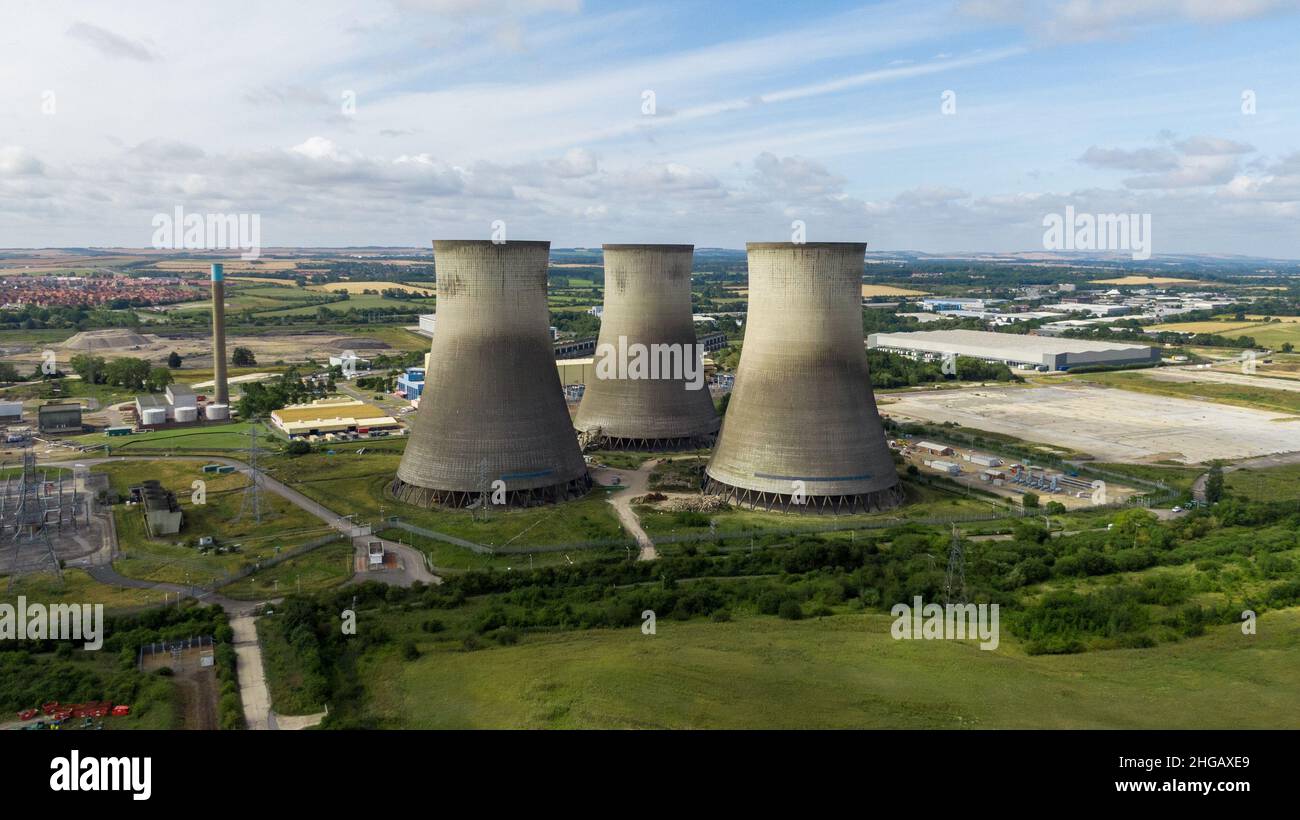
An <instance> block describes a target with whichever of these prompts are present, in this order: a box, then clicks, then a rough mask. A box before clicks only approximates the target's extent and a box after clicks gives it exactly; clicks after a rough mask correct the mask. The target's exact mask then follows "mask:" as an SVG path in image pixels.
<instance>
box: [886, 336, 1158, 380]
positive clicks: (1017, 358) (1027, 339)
mask: <svg viewBox="0 0 1300 820" xmlns="http://www.w3.org/2000/svg"><path fill="white" fill-rule="evenodd" d="M867 347H869V348H872V349H873V350H884V351H886V352H889V353H900V354H903V355H905V356H908V357H910V358H913V359H922V360H926V361H931V360H936V359H942V358H943V357H945V356H950V355H957V356H967V357H969V358H972V359H982V360H984V361H987V362H1000V363H1003V364H1006V365H1008V366H1010V367H1017V368H1023V369H1034V370H1043V371H1047V370H1069V369H1070V368H1073V367H1082V366H1085V365H1114V366H1121V365H1137V364H1152V363H1156V362H1159V361H1160V351H1159V349H1157V348H1153V347H1150V346H1147V345H1137V344H1130V343H1121V342H1107V341H1099V340H1094V339H1059V338H1052V337H1047V336H1022V335H1017V334H1012V333H990V332H986V331H982V330H919V331H915V332H912V333H873V334H871V336H870V337H869V338H868V340H867Z"/></svg>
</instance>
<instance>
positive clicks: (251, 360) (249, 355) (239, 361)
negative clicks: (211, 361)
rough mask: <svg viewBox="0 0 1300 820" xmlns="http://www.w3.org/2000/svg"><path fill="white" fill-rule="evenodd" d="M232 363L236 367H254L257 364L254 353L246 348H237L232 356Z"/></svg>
mask: <svg viewBox="0 0 1300 820" xmlns="http://www.w3.org/2000/svg"><path fill="white" fill-rule="evenodd" d="M230 363H231V364H233V365H234V366H235V367H252V366H254V365H256V364H257V359H256V358H255V357H254V356H253V351H251V350H249V349H248V348H246V347H237V348H235V349H234V350H233V351H232V352H231V354H230Z"/></svg>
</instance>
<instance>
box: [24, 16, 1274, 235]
mask: <svg viewBox="0 0 1300 820" xmlns="http://www.w3.org/2000/svg"><path fill="white" fill-rule="evenodd" d="M1297 5H1298V4H1297V3H1296V2H1278V1H1276V0H1239V1H1238V2H1232V3H1229V2H1211V0H1127V2H1121V1H1120V0H1069V1H1068V2H1064V1H1063V2H1055V1H1054V0H1043V2H1034V3H1028V2H1017V0H956V1H955V2H941V3H927V2H883V3H848V2H825V3H789V2H784V3H778V2H743V3H742V2H734V3H733V2H709V3H701V2H669V3H663V2H654V3H627V2H602V1H601V0H585V2H578V0H376V1H375V2H369V3H351V2H342V0H321V1H320V2H316V3H312V4H303V5H301V6H299V7H298V8H296V9H295V8H293V7H292V6H291V5H290V4H281V3H276V4H268V3H255V2H238V1H236V2H229V3H222V4H203V3H198V2H171V3H165V4H164V3H146V2H141V3H131V4H113V5H106V4H101V3H90V2H86V3H77V2H52V3H43V4H26V5H24V6H21V7H20V8H19V10H18V11H16V12H12V13H10V14H11V17H12V20H11V21H7V23H9V24H7V25H6V30H5V31H0V69H3V72H0V73H3V74H4V75H5V76H7V77H10V78H11V80H10V81H8V82H6V83H4V84H2V85H0V245H5V246H11V247H12V246H18V247H30V246H45V245H56V246H71V245H78V246H80V245H122V246H144V245H147V244H148V243H149V241H150V237H151V234H152V230H151V219H152V217H153V215H154V214H156V213H171V212H172V209H173V208H174V207H175V206H177V205H181V206H183V207H185V208H186V209H187V210H191V211H200V212H218V213H257V214H260V215H261V217H262V239H263V244H265V245H345V244H367V245H374V244H393V245H407V246H427V244H428V241H429V240H430V239H432V238H434V237H438V238H451V237H476V236H482V237H486V236H488V235H489V232H490V230H491V224H492V222H493V221H495V220H502V221H504V222H505V224H506V226H507V230H508V235H509V236H510V237H511V238H518V239H550V240H551V241H552V242H553V243H554V244H555V245H556V246H571V245H595V244H599V243H601V242H629V241H647V242H648V241H664V242H693V243H695V244H697V245H699V246H727V247H740V246H742V245H743V243H744V242H745V241H750V240H772V239H785V238H788V237H789V234H790V225H791V223H792V222H793V221H794V220H801V221H803V222H804V223H805V224H806V225H807V236H808V239H809V240H813V241H816V240H857V241H867V242H869V243H870V244H871V246H872V247H873V248H878V249H882V250H923V251H934V252H957V251H1032V250H1041V248H1042V244H1041V241H1042V233H1043V227H1042V220H1043V218H1044V216H1045V215H1046V214H1049V213H1059V212H1061V211H1062V210H1063V209H1064V208H1065V207H1066V206H1067V205H1072V206H1074V207H1075V209H1076V210H1077V211H1080V212H1089V213H1150V214H1151V215H1152V224H1153V247H1154V251H1155V253H1156V254H1161V253H1235V254H1251V255H1267V256H1282V257H1288V258H1295V257H1300V84H1297V82H1296V77H1300V56H1297V55H1300V49H1297V48H1296V47H1295V43H1296V35H1297V33H1300V16H1298V15H1297V13H1296V12H1297ZM120 6H121V7H120ZM949 91H950V92H952V97H951V99H953V100H955V111H953V112H952V113H944V109H943V108H942V106H941V102H942V98H943V95H944V94H945V92H949ZM1248 91H1249V92H1252V93H1253V99H1254V106H1255V107H1254V112H1255V113H1253V114H1247V113H1244V112H1243V103H1242V95H1243V93H1245V92H1248ZM646 92H653V95H654V110H653V113H644V112H643V105H644V99H645V94H646ZM348 100H355V107H354V108H352V107H348V108H345V106H344V103H345V102H346V101H348Z"/></svg>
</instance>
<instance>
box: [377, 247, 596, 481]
mask: <svg viewBox="0 0 1300 820" xmlns="http://www.w3.org/2000/svg"><path fill="white" fill-rule="evenodd" d="M549 251H550V243H549V242H506V243H502V244H494V243H493V242H490V241H486V240H485V241H473V240H471V241H451V240H438V241H435V242H434V243H433V254H434V264H435V266H436V268H435V269H436V274H437V291H438V332H437V333H436V334H434V337H433V344H432V346H431V349H430V351H429V366H428V370H427V371H426V373H425V388H424V393H423V394H422V395H421V397H420V409H419V410H418V411H416V413H415V421H414V423H413V426H412V430H411V438H410V442H409V443H408V444H407V445H406V452H405V453H404V454H403V456H402V462H401V464H400V465H399V466H398V468H397V479H396V480H395V481H394V482H393V484H392V491H393V493H394V495H396V496H397V497H398V498H399V499H401V500H403V501H406V502H408V503H412V504H419V505H422V506H429V505H433V504H445V505H450V506H457V507H463V506H467V505H469V504H472V503H477V502H478V500H479V498H480V497H481V495H482V494H483V493H485V492H486V493H488V494H492V493H493V492H494V490H495V489H496V488H494V487H493V483H494V482H496V481H498V480H499V481H502V482H504V490H505V493H504V499H502V500H504V501H505V503H507V504H511V505H518V506H526V505H532V504H540V503H543V502H549V501H560V500H563V499H566V498H574V497H577V496H580V495H582V494H583V493H585V492H587V490H589V489H590V488H591V478H590V477H589V476H588V475H587V466H586V464H585V463H584V462H583V459H582V453H581V451H579V449H578V440H577V436H576V435H575V434H574V432H573V424H572V423H571V422H570V420H569V412H568V409H567V408H566V407H565V404H564V393H563V391H562V389H561V387H560V376H559V373H558V371H557V370H556V369H555V352H554V347H553V346H552V343H551V333H550V314H549V312H548V310H547V304H546V267H547V258H548V255H549Z"/></svg>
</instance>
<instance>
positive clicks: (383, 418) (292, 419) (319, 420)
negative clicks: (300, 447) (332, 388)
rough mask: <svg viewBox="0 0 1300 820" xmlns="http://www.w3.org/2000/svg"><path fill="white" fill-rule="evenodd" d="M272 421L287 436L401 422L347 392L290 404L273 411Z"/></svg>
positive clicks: (376, 428)
mask: <svg viewBox="0 0 1300 820" xmlns="http://www.w3.org/2000/svg"><path fill="white" fill-rule="evenodd" d="M271 423H272V424H273V425H275V427H276V429H278V430H279V431H280V432H282V433H284V434H285V435H286V436H288V437H289V438H298V437H303V436H324V435H329V434H334V433H359V434H362V435H368V434H370V433H375V432H384V431H387V432H392V431H395V430H400V429H401V427H402V425H401V423H400V422H398V421H397V419H395V418H393V417H392V416H390V415H388V414H387V413H386V412H385V411H383V410H382V409H380V408H378V407H375V406H374V405H373V404H367V403H366V402H364V401H360V400H358V399H353V398H349V397H346V396H334V397H331V398H325V399H316V400H315V401H313V402H309V403H307V404H290V405H288V406H287V407H281V408H280V409H279V410H275V411H272V413H271Z"/></svg>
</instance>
